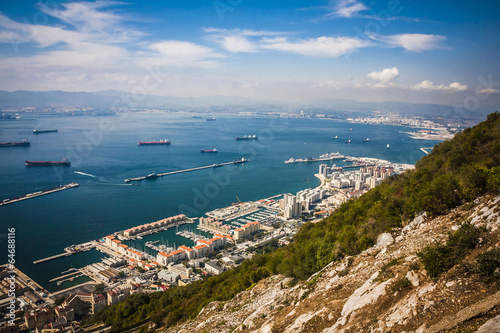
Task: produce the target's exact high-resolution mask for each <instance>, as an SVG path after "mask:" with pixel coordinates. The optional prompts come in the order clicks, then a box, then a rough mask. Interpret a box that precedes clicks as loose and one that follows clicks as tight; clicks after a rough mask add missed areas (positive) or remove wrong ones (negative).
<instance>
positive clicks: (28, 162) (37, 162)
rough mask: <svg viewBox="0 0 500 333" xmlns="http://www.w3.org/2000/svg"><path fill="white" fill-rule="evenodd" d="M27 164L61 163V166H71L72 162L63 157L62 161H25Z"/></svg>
mask: <svg viewBox="0 0 500 333" xmlns="http://www.w3.org/2000/svg"><path fill="white" fill-rule="evenodd" d="M24 163H26V166H51V165H59V166H70V165H71V162H70V161H68V160H67V159H65V158H64V159H63V160H62V161H25V162H24Z"/></svg>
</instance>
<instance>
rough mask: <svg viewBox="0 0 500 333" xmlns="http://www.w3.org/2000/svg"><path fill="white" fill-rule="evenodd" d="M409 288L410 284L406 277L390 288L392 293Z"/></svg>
mask: <svg viewBox="0 0 500 333" xmlns="http://www.w3.org/2000/svg"><path fill="white" fill-rule="evenodd" d="M410 287H411V282H410V280H408V278H407V277H404V278H402V279H399V280H398V281H397V282H396V283H395V284H394V285H393V286H392V292H393V293H395V292H398V291H401V290H403V289H406V288H410Z"/></svg>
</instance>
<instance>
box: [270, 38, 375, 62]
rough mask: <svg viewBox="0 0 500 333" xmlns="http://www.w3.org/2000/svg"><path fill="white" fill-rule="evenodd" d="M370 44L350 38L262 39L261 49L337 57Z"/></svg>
mask: <svg viewBox="0 0 500 333" xmlns="http://www.w3.org/2000/svg"><path fill="white" fill-rule="evenodd" d="M367 46H371V43H369V42H366V41H364V40H361V39H358V38H350V37H325V36H323V37H318V38H310V39H299V40H295V41H288V39H287V38H285V37H280V38H273V39H263V44H262V45H261V48H263V49H267V50H275V51H281V52H290V53H296V54H301V55H305V56H312V57H338V56H341V55H343V54H346V53H350V52H353V51H354V50H356V49H359V48H363V47H367Z"/></svg>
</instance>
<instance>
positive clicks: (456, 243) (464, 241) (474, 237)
mask: <svg viewBox="0 0 500 333" xmlns="http://www.w3.org/2000/svg"><path fill="white" fill-rule="evenodd" d="M481 232H482V231H481V229H479V228H477V227H475V226H473V225H471V224H470V223H465V224H463V225H462V226H461V227H460V228H459V229H458V230H457V231H455V232H454V233H453V234H451V235H450V236H449V237H448V240H447V241H446V245H438V244H436V245H430V246H427V247H425V248H424V249H423V250H422V251H421V252H419V253H418V256H419V257H420V258H421V259H422V263H423V265H424V267H425V270H426V271H427V274H429V276H430V277H433V278H435V277H437V276H439V275H440V274H441V273H444V272H447V271H449V270H450V269H451V268H452V267H453V266H455V265H456V264H458V263H460V262H461V261H462V259H463V258H464V257H465V256H466V255H467V254H468V253H469V251H470V250H471V249H474V248H475V247H476V246H477V244H478V243H479V237H480V235H481Z"/></svg>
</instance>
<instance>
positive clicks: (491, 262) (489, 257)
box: [476, 249, 500, 280]
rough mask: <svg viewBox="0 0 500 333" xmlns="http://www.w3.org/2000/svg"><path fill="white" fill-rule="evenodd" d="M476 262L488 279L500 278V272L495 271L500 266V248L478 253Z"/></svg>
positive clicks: (482, 274) (480, 271) (480, 272)
mask: <svg viewBox="0 0 500 333" xmlns="http://www.w3.org/2000/svg"><path fill="white" fill-rule="evenodd" d="M476 263H477V266H478V269H479V274H481V276H483V277H485V278H487V279H494V280H499V279H500V273H498V272H497V273H495V271H496V270H497V269H499V268H500V250H498V249H495V250H491V251H487V252H484V253H482V254H480V255H478V256H477V258H476Z"/></svg>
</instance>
